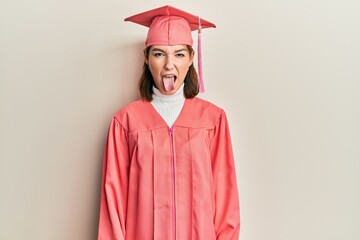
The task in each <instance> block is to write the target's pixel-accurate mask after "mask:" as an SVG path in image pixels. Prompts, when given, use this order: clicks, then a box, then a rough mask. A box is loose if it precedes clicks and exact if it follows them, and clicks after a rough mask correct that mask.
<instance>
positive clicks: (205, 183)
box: [98, 98, 240, 240]
mask: <svg viewBox="0 0 360 240" xmlns="http://www.w3.org/2000/svg"><path fill="white" fill-rule="evenodd" d="M102 176H103V179H102V192H101V203H100V221H99V233H98V239H99V240H115V239H116V240H153V239H154V240H215V239H216V240H237V239H238V236H239V229H240V211H239V200H238V190H237V183H236V175H235V166H234V159H233V152H232V147H231V140H230V133H229V127H228V123H227V119H226V115H225V112H224V111H223V110H222V109H220V108H218V107H216V106H215V105H213V104H211V103H209V102H207V101H204V100H201V99H199V98H194V99H186V100H185V104H184V107H183V109H182V111H181V113H180V115H179V117H178V119H177V120H176V122H175V123H174V125H173V127H172V128H169V127H168V126H167V124H166V122H165V121H164V120H163V119H162V117H161V116H160V115H159V114H158V112H157V111H156V109H155V108H154V107H153V106H152V105H151V103H150V102H146V101H142V100H139V101H136V102H134V103H131V104H129V105H127V106H126V107H125V108H123V109H121V110H120V111H119V112H118V113H117V114H115V116H114V117H113V119H112V121H111V124H110V127H109V132H108V139H107V143H106V149H105V156H104V165H103V175H102Z"/></svg>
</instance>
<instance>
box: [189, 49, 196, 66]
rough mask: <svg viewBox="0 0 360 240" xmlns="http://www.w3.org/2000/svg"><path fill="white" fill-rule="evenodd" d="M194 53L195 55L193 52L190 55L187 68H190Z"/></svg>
mask: <svg viewBox="0 0 360 240" xmlns="http://www.w3.org/2000/svg"><path fill="white" fill-rule="evenodd" d="M194 53H195V51H193V52H192V53H191V54H190V62H189V67H190V66H191V64H193V61H194Z"/></svg>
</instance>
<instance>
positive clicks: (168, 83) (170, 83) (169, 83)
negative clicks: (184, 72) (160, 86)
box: [163, 77, 175, 92]
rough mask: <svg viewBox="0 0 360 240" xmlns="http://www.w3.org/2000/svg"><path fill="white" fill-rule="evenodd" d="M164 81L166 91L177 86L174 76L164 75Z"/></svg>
mask: <svg viewBox="0 0 360 240" xmlns="http://www.w3.org/2000/svg"><path fill="white" fill-rule="evenodd" d="M163 83H164V87H165V90H166V91H168V92H169V91H171V90H173V89H174V88H175V84H174V77H164V78H163Z"/></svg>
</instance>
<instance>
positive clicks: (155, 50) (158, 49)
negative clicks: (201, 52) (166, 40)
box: [151, 48, 187, 53]
mask: <svg viewBox="0 0 360 240" xmlns="http://www.w3.org/2000/svg"><path fill="white" fill-rule="evenodd" d="M151 51H152V52H162V53H166V52H165V51H164V50H162V49H160V48H153V49H151ZM182 51H186V52H187V50H186V49H185V48H181V49H178V50H176V51H175V53H178V52H182Z"/></svg>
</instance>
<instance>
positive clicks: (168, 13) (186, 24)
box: [125, 5, 216, 92]
mask: <svg viewBox="0 0 360 240" xmlns="http://www.w3.org/2000/svg"><path fill="white" fill-rule="evenodd" d="M125 21H130V22H134V23H137V24H140V25H143V26H145V27H148V28H149V31H148V35H147V38H146V41H145V45H146V47H149V46H152V45H169V46H171V45H181V44H186V45H190V46H192V45H193V39H192V35H191V31H194V30H198V72H199V81H200V92H204V80H203V74H202V53H201V29H203V28H210V27H213V28H215V27H216V26H215V24H213V23H211V22H208V21H206V20H204V19H202V18H200V17H198V16H195V15H192V14H190V13H187V12H185V11H182V10H180V9H177V8H174V7H172V6H169V5H167V6H163V7H160V8H156V9H153V10H149V11H146V12H142V13H139V14H136V15H133V16H131V17H128V18H125Z"/></svg>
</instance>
